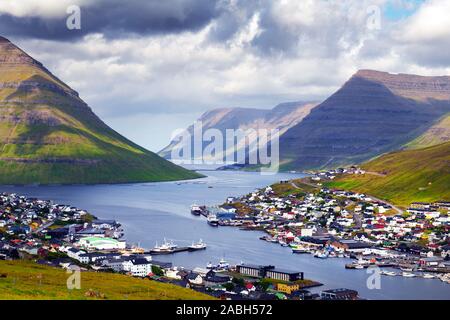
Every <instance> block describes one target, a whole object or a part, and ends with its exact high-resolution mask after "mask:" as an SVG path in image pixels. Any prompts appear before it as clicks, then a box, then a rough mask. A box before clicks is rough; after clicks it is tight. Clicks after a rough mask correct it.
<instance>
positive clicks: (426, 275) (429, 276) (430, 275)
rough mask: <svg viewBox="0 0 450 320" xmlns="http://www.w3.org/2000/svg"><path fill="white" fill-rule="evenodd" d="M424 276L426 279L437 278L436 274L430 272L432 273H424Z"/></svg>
mask: <svg viewBox="0 0 450 320" xmlns="http://www.w3.org/2000/svg"><path fill="white" fill-rule="evenodd" d="M422 277H423V278H424V279H434V278H435V276H434V275H432V274H430V273H424V274H423V275H422Z"/></svg>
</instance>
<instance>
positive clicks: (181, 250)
mask: <svg viewBox="0 0 450 320" xmlns="http://www.w3.org/2000/svg"><path fill="white" fill-rule="evenodd" d="M205 249H206V248H202V249H195V248H191V247H177V248H174V249H172V250H167V251H155V250H150V251H148V252H146V253H148V254H151V255H166V254H174V253H179V252H192V251H199V250H205Z"/></svg>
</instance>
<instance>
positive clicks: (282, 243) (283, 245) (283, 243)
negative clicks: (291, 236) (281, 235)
mask: <svg viewBox="0 0 450 320" xmlns="http://www.w3.org/2000/svg"><path fill="white" fill-rule="evenodd" d="M278 242H279V243H280V244H281V246H282V247H289V245H288V244H287V243H286V242H284V241H283V240H280V241H278Z"/></svg>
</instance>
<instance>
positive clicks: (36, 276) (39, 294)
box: [0, 260, 213, 300]
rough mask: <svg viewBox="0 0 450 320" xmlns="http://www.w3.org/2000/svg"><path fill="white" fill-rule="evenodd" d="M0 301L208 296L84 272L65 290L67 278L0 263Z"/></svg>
mask: <svg viewBox="0 0 450 320" xmlns="http://www.w3.org/2000/svg"><path fill="white" fill-rule="evenodd" d="M0 274H1V275H2V277H0V300H36V299H38V300H96V299H100V300H180V299H181V300H211V299H213V298H212V297H211V296H208V295H206V294H202V293H199V292H196V291H194V290H190V289H186V288H182V287H179V286H175V285H172V284H166V283H160V282H156V281H149V280H147V279H137V278H133V277H131V276H126V275H120V274H113V273H104V272H91V271H86V272H82V273H81V282H80V284H81V288H80V289H74V290H68V289H67V284H66V283H67V279H68V277H69V276H70V275H68V274H67V273H66V271H65V270H62V269H59V268H53V267H48V266H44V265H39V264H36V263H33V262H29V261H23V260H16V261H0Z"/></svg>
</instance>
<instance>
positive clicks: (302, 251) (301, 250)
mask: <svg viewBox="0 0 450 320" xmlns="http://www.w3.org/2000/svg"><path fill="white" fill-rule="evenodd" d="M292 253H298V254H302V253H309V251H308V250H307V249H305V248H292Z"/></svg>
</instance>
